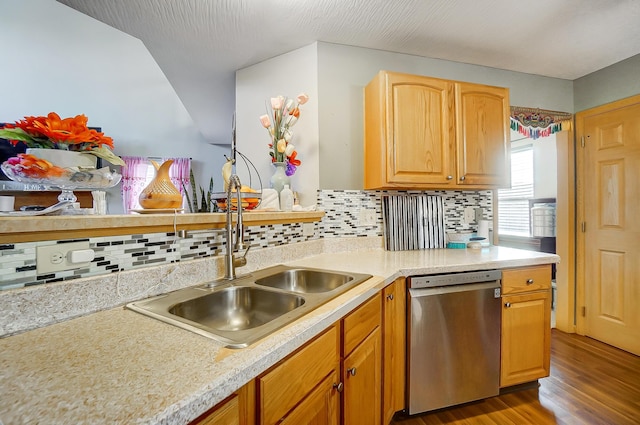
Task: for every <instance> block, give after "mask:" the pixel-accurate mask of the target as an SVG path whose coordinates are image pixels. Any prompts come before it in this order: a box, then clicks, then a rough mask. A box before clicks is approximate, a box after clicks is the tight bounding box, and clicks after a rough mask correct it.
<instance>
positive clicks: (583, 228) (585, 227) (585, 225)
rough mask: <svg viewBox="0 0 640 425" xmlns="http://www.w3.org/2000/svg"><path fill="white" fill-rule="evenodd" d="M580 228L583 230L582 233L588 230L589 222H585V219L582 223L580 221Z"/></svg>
mask: <svg viewBox="0 0 640 425" xmlns="http://www.w3.org/2000/svg"><path fill="white" fill-rule="evenodd" d="M580 230H581V231H582V233H584V232H586V231H587V223H585V222H584V221H583V222H582V223H580Z"/></svg>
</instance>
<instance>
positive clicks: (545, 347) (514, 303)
mask: <svg viewBox="0 0 640 425" xmlns="http://www.w3.org/2000/svg"><path fill="white" fill-rule="evenodd" d="M502 290H503V297H502V338H501V367H500V386H501V387H508V386H511V385H516V384H522V383H525V382H530V381H535V380H536V379H539V378H543V377H545V376H549V370H550V369H549V367H550V358H551V266H550V265H545V266H535V267H523V268H518V269H510V270H504V271H503V273H502Z"/></svg>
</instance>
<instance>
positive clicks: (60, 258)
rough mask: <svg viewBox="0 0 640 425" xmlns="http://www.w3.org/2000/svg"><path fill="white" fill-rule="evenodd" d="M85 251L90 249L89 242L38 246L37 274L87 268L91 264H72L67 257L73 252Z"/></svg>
mask: <svg viewBox="0 0 640 425" xmlns="http://www.w3.org/2000/svg"><path fill="white" fill-rule="evenodd" d="M85 249H89V241H82V242H71V243H57V244H54V245H45V246H38V247H36V273H38V274H39V275H41V274H46V273H55V272H59V271H63V270H74V269H80V268H82V267H87V266H88V265H89V264H91V262H89V261H88V262H86V263H73V264H72V263H71V261H69V258H68V257H67V254H68V253H69V252H71V251H78V250H85Z"/></svg>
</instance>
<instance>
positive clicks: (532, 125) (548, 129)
mask: <svg viewBox="0 0 640 425" xmlns="http://www.w3.org/2000/svg"><path fill="white" fill-rule="evenodd" d="M572 119H573V115H572V114H569V113H567V112H558V111H547V110H544V109H537V108H523V107H521V106H512V107H511V129H512V130H513V131H517V132H518V133H520V134H522V135H523V136H525V137H529V138H531V139H534V140H535V139H537V138H539V137H548V136H550V135H552V134H553V133H557V132H558V131H562V130H570V129H571V122H572Z"/></svg>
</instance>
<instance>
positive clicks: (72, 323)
mask: <svg viewBox="0 0 640 425" xmlns="http://www.w3.org/2000/svg"><path fill="white" fill-rule="evenodd" d="M558 260H559V257H557V256H555V255H550V254H540V253H535V252H530V251H522V250H514V249H510V248H501V247H492V248H490V249H482V250H470V249H468V250H424V251H403V252H391V251H384V250H381V249H372V250H369V251H357V252H340V253H326V254H320V255H315V256H312V257H308V258H305V259H303V260H298V261H292V262H289V263H288V264H289V265H298V266H308V267H315V268H326V269H333V270H345V271H353V272H363V273H369V274H372V275H374V277H373V278H372V279H369V280H368V281H366V282H364V283H362V284H361V285H359V286H357V287H355V288H353V289H351V290H350V291H348V292H346V293H345V294H342V295H340V296H339V297H337V298H335V299H334V300H332V301H330V302H329V303H327V304H325V305H323V306H321V307H319V308H318V309H316V310H314V311H313V312H311V313H309V314H308V315H307V316H304V317H303V318H301V319H299V320H297V321H296V322H294V323H292V324H291V325H288V326H287V327H285V328H283V329H282V330H280V331H277V332H275V333H274V334H272V335H271V336H269V337H267V338H264V339H263V340H261V341H258V342H257V343H255V344H253V345H251V346H249V347H248V348H244V349H239V350H232V349H227V348H224V347H223V346H222V344H220V343H218V342H216V341H213V340H210V339H208V338H205V337H202V336H199V335H196V334H194V333H191V332H189V331H186V330H182V329H179V328H176V327H174V326H171V325H168V324H165V323H162V322H160V321H157V320H155V319H152V318H148V317H146V316H143V315H140V314H138V313H135V312H132V311H129V310H125V309H124V308H122V307H119V308H115V309H109V310H106V311H101V312H98V313H93V314H89V315H86V316H83V317H79V318H76V319H72V320H67V321H64V322H61V323H57V324H54V325H50V326H45V327H42V328H39V329H35V330H31V331H28V332H24V333H21V334H17V335H14V336H10V337H7V338H4V339H0V422H1V423H4V425H10V424H26V423H28V424H39V423H40V424H45V423H46V424H71V423H73V424H100V423H109V424H114V423H119V424H125V423H126V424H129V423H144V424H184V423H188V422H189V421H190V420H192V419H194V418H196V417H197V416H199V415H200V414H201V413H203V412H204V411H206V410H207V409H208V408H210V407H211V406H213V405H215V404H216V403H218V402H219V401H221V400H223V399H224V398H225V397H227V396H228V395H229V394H231V393H232V392H233V391H235V390H236V389H238V388H240V387H241V386H242V385H244V384H245V383H246V382H248V381H249V380H251V379H252V378H254V377H256V376H257V375H259V374H260V373H261V372H263V371H264V370H266V369H267V368H269V367H270V366H272V365H273V364H275V363H276V362H278V361H279V360H281V359H282V358H284V357H286V356H287V355H288V354H289V353H291V352H292V351H294V350H295V349H296V348H298V347H299V346H301V345H303V344H304V343H305V342H306V341H308V340H310V339H312V338H313V337H314V336H316V335H318V334H319V333H320V332H322V331H323V330H324V329H326V327H328V326H329V325H331V324H332V323H334V322H335V321H337V320H339V319H340V318H341V317H343V316H344V315H346V314H347V313H348V312H349V311H351V310H352V309H354V308H355V307H357V306H358V305H359V304H360V303H361V302H363V301H364V300H366V299H367V298H369V297H370V296H371V295H373V294H374V293H376V292H377V291H379V290H380V289H381V288H383V287H384V286H385V285H386V284H387V283H390V282H392V281H393V280H394V279H395V278H396V277H399V276H410V275H419V274H433V273H442V272H456V271H464V270H480V269H488V268H508V267H518V266H527V265H535V264H549V263H554V262H557V261H558Z"/></svg>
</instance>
